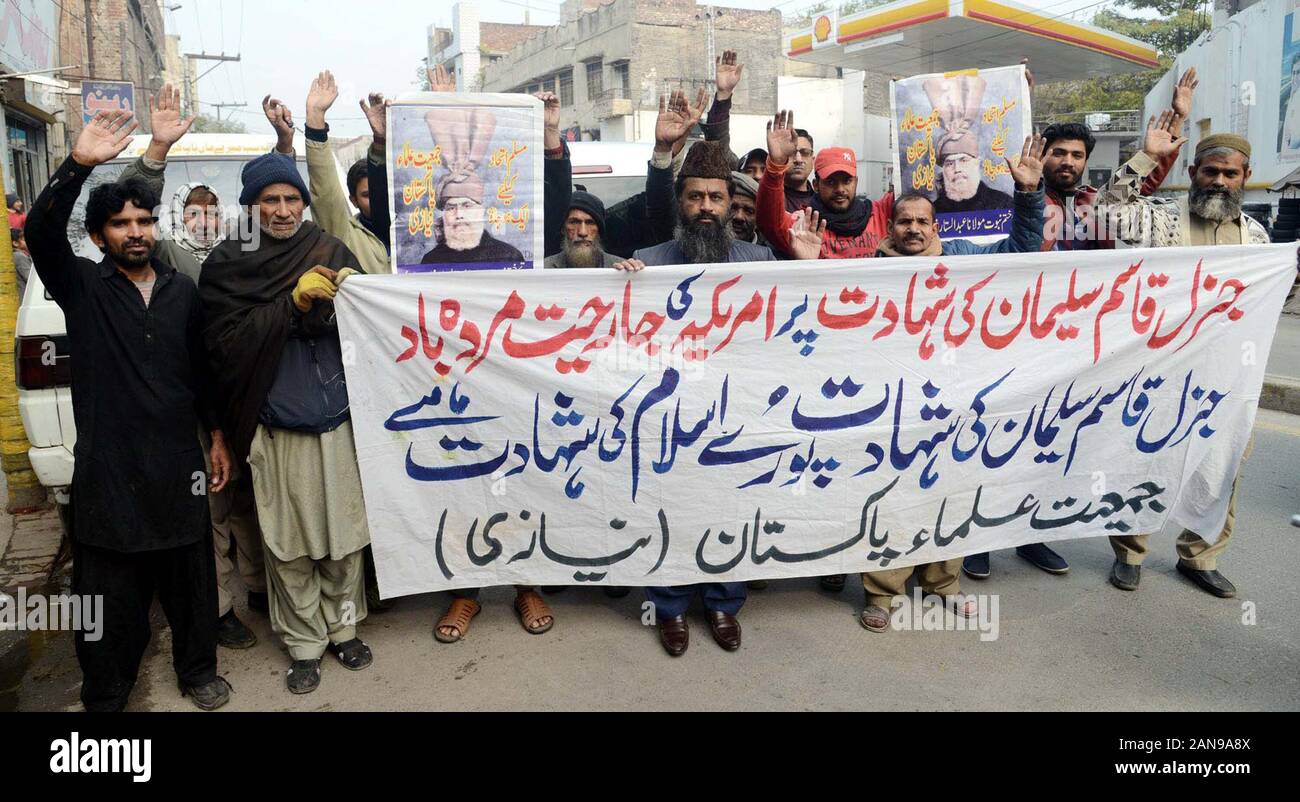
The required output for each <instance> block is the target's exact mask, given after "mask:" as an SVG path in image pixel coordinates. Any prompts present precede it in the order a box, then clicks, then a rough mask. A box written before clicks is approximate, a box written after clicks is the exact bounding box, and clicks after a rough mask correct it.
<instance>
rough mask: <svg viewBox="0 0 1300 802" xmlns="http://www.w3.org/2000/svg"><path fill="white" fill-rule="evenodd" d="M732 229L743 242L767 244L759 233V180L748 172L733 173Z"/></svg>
mask: <svg viewBox="0 0 1300 802" xmlns="http://www.w3.org/2000/svg"><path fill="white" fill-rule="evenodd" d="M731 230H732V231H734V232H735V234H736V239H738V240H740V241H741V242H752V243H754V244H755V245H763V246H766V245H767V241H766V240H764V239H763V235H762V234H759V233H758V181H757V180H756V179H754V178H753V177H752V176H750V175H748V174H746V173H741V172H733V173H732V174H731Z"/></svg>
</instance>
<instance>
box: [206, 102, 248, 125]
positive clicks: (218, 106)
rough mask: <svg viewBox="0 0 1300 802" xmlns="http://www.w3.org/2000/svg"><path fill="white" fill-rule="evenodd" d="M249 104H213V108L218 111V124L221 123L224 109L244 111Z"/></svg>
mask: <svg viewBox="0 0 1300 802" xmlns="http://www.w3.org/2000/svg"><path fill="white" fill-rule="evenodd" d="M247 105H248V104H247V103H213V104H212V107H213V108H215V109H216V110H217V122H221V110H222V109H242V108H243V107H244V106H247Z"/></svg>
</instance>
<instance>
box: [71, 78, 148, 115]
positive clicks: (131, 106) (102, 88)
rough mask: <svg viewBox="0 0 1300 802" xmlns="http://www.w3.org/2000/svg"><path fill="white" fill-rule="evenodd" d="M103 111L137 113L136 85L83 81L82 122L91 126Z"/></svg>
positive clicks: (125, 82)
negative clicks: (96, 116) (92, 121)
mask: <svg viewBox="0 0 1300 802" xmlns="http://www.w3.org/2000/svg"><path fill="white" fill-rule="evenodd" d="M101 111H129V112H131V113H132V114H134V113H135V84H133V83H131V82H130V81H82V82H81V122H82V123H83V124H89V123H90V121H91V120H93V119H94V118H95V115H96V114H97V113H99V112H101Z"/></svg>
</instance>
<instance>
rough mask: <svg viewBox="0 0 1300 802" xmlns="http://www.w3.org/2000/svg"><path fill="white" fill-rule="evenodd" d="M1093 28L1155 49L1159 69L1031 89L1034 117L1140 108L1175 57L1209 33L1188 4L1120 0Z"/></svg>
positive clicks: (1201, 13)
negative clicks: (1134, 13)
mask: <svg viewBox="0 0 1300 802" xmlns="http://www.w3.org/2000/svg"><path fill="white" fill-rule="evenodd" d="M1120 7H1123V8H1126V9H1132V10H1134V11H1137V12H1139V13H1140V16H1127V15H1124V14H1121V13H1119V12H1118V11H1117V10H1115V9H1116V8H1120ZM1092 24H1093V25H1096V26H1097V27H1099V28H1105V29H1107V30H1111V31H1115V32H1116V33H1119V34H1123V35H1124V36H1127V37H1129V38H1131V39H1137V40H1138V41H1140V42H1146V43H1147V44H1150V45H1153V46H1154V47H1155V48H1156V51H1157V54H1158V55H1157V59H1158V60H1159V61H1160V66H1161V68H1162V69H1158V70H1146V71H1143V72H1136V73H1129V74H1125V75H1108V76H1105V77H1102V78H1092V79H1088V80H1084V81H1064V82H1061V83H1055V84H1050V85H1044V86H1038V87H1035V88H1034V113H1035V114H1037V115H1047V114H1052V113H1061V112H1088V111H1109V110H1112V109H1140V108H1142V101H1143V100H1144V99H1145V98H1146V95H1147V93H1148V92H1150V91H1151V87H1153V86H1155V85H1156V83H1157V82H1158V81H1159V80H1160V79H1161V78H1162V77H1164V74H1165V72H1167V71H1168V70H1169V68H1170V67H1171V66H1173V63H1174V59H1175V58H1176V57H1177V56H1178V54H1180V53H1182V52H1183V51H1184V50H1186V49H1187V48H1188V46H1190V45H1191V44H1192V43H1193V42H1194V41H1196V37H1198V36H1200V35H1201V33H1202V32H1203V31H1206V30H1208V29H1209V27H1210V18H1209V15H1208V12H1207V11H1205V10H1203V9H1201V8H1199V7H1197V6H1196V4H1195V3H1194V2H1190V1H1189V0H1183V2H1178V0H1119V2H1118V3H1117V4H1116V6H1115V8H1109V9H1104V10H1102V11H1101V12H1099V13H1098V14H1096V15H1095V16H1093V18H1092ZM1029 66H1030V68H1031V69H1032V68H1033V65H1032V64H1030V65H1029Z"/></svg>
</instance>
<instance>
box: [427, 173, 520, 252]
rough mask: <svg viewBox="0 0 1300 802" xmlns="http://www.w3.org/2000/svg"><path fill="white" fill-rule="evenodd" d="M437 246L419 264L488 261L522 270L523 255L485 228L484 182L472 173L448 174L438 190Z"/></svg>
mask: <svg viewBox="0 0 1300 802" xmlns="http://www.w3.org/2000/svg"><path fill="white" fill-rule="evenodd" d="M437 207H438V210H439V211H441V212H442V218H441V219H440V221H439V223H440V225H439V237H438V245H437V247H435V248H434V249H433V250H431V251H429V252H428V253H426V254H425V255H424V256H423V257H422V258H421V259H420V264H425V265H445V264H461V263H464V262H489V263H492V264H494V265H499V266H501V267H522V266H523V264H524V255H523V254H522V253H520V252H519V249H518V248H516V247H515V246H513V245H511V244H510V243H508V242H502V241H501V240H499V239H497V238H496V237H494V236H492V235H491V234H490V233H488V230H487V228H486V226H484V218H485V217H486V213H487V209H486V207H485V206H484V205H483V179H481V178H479V177H478V176H477V175H475V174H473V173H469V174H448V175H447V176H445V177H444V178H443V180H442V182H441V184H440V185H439V187H438V200H437Z"/></svg>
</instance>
